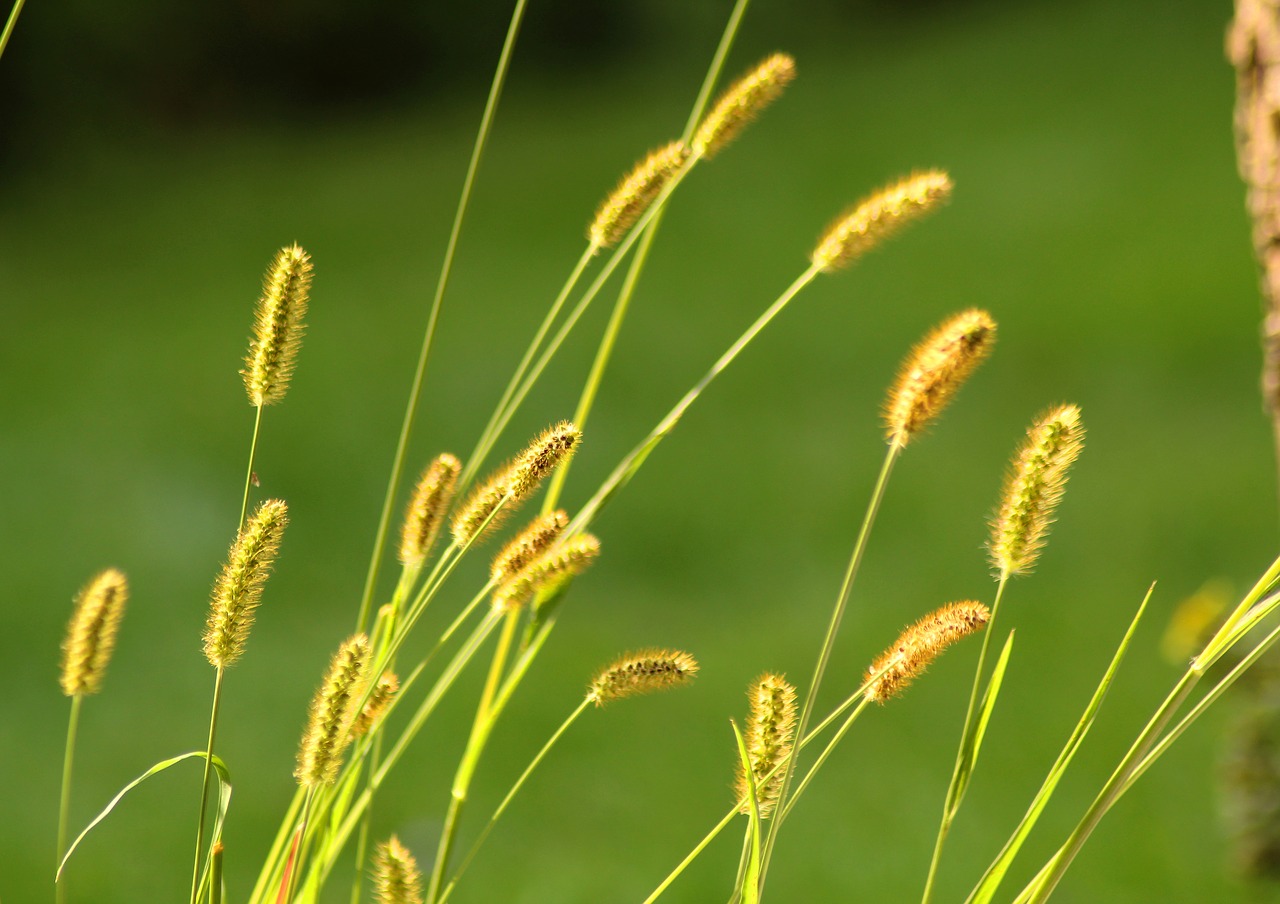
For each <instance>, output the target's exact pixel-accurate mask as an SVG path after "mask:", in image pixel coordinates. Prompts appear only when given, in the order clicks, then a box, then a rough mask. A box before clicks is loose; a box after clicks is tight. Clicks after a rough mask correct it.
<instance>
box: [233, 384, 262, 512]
mask: <svg viewBox="0 0 1280 904" xmlns="http://www.w3.org/2000/svg"><path fill="white" fill-rule="evenodd" d="M255 411H256V413H255V414H254V416H253V439H252V440H251V441H250V442H249V467H248V468H246V469H245V474H244V494H243V495H242V496H241V497H240V520H239V522H237V525H236V533H239V532H240V530H241V529H242V528H243V527H244V519H245V518H246V517H247V516H248V514H249V491H250V488H251V487H252V486H253V459H254V456H255V455H257V454H258V434H259V432H260V431H261V429H262V406H261V405H259V406H257V408H256V409H255Z"/></svg>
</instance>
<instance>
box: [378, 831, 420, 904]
mask: <svg viewBox="0 0 1280 904" xmlns="http://www.w3.org/2000/svg"><path fill="white" fill-rule="evenodd" d="M373 889H374V894H375V895H377V900H378V904H422V900H423V898H422V872H421V871H420V870H419V869H418V861H416V860H415V859H413V854H411V853H409V849H408V848H407V847H405V846H404V845H403V844H401V843H400V839H399V838H397V837H396V836H395V835H392V836H391V837H390V838H388V839H387V840H386V841H384V842H382V843H381V844H379V845H378V847H377V849H376V850H375V852H374V855H373Z"/></svg>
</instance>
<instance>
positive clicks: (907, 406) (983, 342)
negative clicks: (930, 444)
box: [884, 308, 996, 446]
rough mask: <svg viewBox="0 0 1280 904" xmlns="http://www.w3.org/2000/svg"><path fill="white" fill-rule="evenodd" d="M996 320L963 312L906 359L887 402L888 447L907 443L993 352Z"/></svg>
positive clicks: (972, 311) (981, 313)
mask: <svg viewBox="0 0 1280 904" xmlns="http://www.w3.org/2000/svg"><path fill="white" fill-rule="evenodd" d="M995 334H996V324H995V321H994V320H992V319H991V315H990V314H988V313H987V312H986V311H980V310H978V309H976V308H974V309H971V310H968V311H964V312H963V313H961V314H957V315H956V316H954V317H952V318H951V319H950V320H948V321H947V322H946V323H943V324H942V325H941V326H939V327H938V328H937V329H935V330H934V331H933V332H932V333H930V334H929V335H928V336H927V337H926V338H925V340H924V341H923V342H921V343H920V344H919V345H917V346H916V347H915V348H914V349H913V350H912V352H911V354H910V356H908V357H907V359H906V361H905V362H904V363H903V365H902V369H901V370H900V371H899V372H898V379H897V382H896V383H895V384H894V386H893V389H892V390H891V391H890V393H889V399H888V401H887V403H886V404H885V414H884V419H885V425H886V426H887V428H888V439H889V442H890V444H891V445H895V446H905V445H906V444H907V441H908V440H910V439H911V437H913V436H914V435H915V434H917V433H919V432H920V431H921V430H922V429H924V428H925V427H926V426H927V425H928V424H929V422H931V421H932V420H933V419H934V418H936V417H937V416H938V415H939V414H940V413H941V412H942V409H943V408H945V407H946V406H947V403H948V402H950V401H951V397H952V396H953V395H955V393H956V390H958V389H959V388H960V386H961V385H962V384H963V383H964V381H965V380H967V379H968V378H969V374H971V373H973V370H974V368H976V367H977V366H978V365H979V364H981V363H982V361H983V359H984V358H986V357H987V355H988V354H990V352H991V346H992V345H993V344H994V342H995Z"/></svg>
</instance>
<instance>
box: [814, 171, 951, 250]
mask: <svg viewBox="0 0 1280 904" xmlns="http://www.w3.org/2000/svg"><path fill="white" fill-rule="evenodd" d="M950 197H951V177H950V176H948V175H947V174H946V173H945V172H943V171H942V170H926V171H925V172H922V173H915V174H914V175H911V176H908V177H907V178H905V179H903V180H901V181H899V182H896V183H894V184H893V185H890V186H887V187H886V188H882V189H880V190H879V191H878V192H876V193H875V194H873V195H871V196H870V197H869V198H866V199H865V200H863V201H861V202H860V203H859V204H857V205H856V206H854V207H853V209H852V210H850V211H848V212H847V213H845V214H844V215H843V216H842V217H840V219H838V220H836V221H835V222H834V223H832V224H831V226H830V228H828V229H827V231H826V232H825V233H824V234H823V236H822V238H821V239H819V240H818V246H817V247H816V248H814V249H813V254H811V255H810V256H809V259H810V260H811V261H812V262H813V263H814V264H815V265H816V266H817V267H818V268H819V269H821V270H823V271H824V272H828V273H829V272H831V271H832V270H838V269H839V268H841V267H845V266H848V265H849V264H851V263H853V262H854V261H855V260H856V259H857V258H859V257H861V256H862V255H863V254H864V253H866V252H867V251H869V250H870V249H872V248H874V247H875V246H876V245H878V244H880V243H881V242H883V241H884V240H885V239H887V238H888V237H889V236H891V235H893V234H894V233H895V232H897V231H898V230H899V229H901V228H902V227H903V226H905V225H906V224H907V223H910V222H911V221H912V220H916V219H919V218H920V217H922V216H924V215H925V214H926V213H929V212H930V211H932V210H934V209H936V208H937V207H939V206H940V205H941V204H942V203H943V202H945V201H946V200H947V199H948V198H950Z"/></svg>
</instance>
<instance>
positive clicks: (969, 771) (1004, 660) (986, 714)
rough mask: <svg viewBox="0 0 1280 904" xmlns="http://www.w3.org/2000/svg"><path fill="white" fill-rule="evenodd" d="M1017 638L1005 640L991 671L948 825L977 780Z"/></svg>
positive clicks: (963, 758) (958, 777)
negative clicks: (980, 757)
mask: <svg viewBox="0 0 1280 904" xmlns="http://www.w3.org/2000/svg"><path fill="white" fill-rule="evenodd" d="M1014 634H1015V632H1013V631H1010V632H1009V636H1008V637H1007V638H1005V641H1004V648H1003V649H1002V650H1001V651H1000V658H999V659H998V660H996V666H995V668H994V669H992V671H991V679H990V680H989V681H988V682H987V689H986V690H985V691H984V692H983V694H982V703H981V704H980V705H979V707H978V712H977V714H976V715H977V721H976V722H975V724H974V730H973V732H972V733H971V734H970V735H969V741H968V744H967V745H966V746H965V749H964V752H963V754H962V756H961V759H960V769H959V770H958V771H957V772H956V782H955V786H954V794H953V796H952V798H951V799H950V800H948V801H947V822H950V821H951V820H952V819H954V818H955V815H956V811H957V810H959V809H960V801H961V800H962V799H963V798H964V792H965V791H966V790H967V789H968V787H969V779H970V778H972V777H973V770H974V769H976V768H977V767H978V753H979V752H980V751H981V750H982V739H983V737H984V736H985V735H986V733H987V724H988V723H989V722H990V721H991V713H992V711H993V710H995V708H996V698H998V697H999V696H1000V686H1001V685H1002V684H1003V683H1004V671H1005V669H1006V668H1008V666H1009V655H1010V654H1011V653H1012V652H1013V636H1014Z"/></svg>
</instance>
